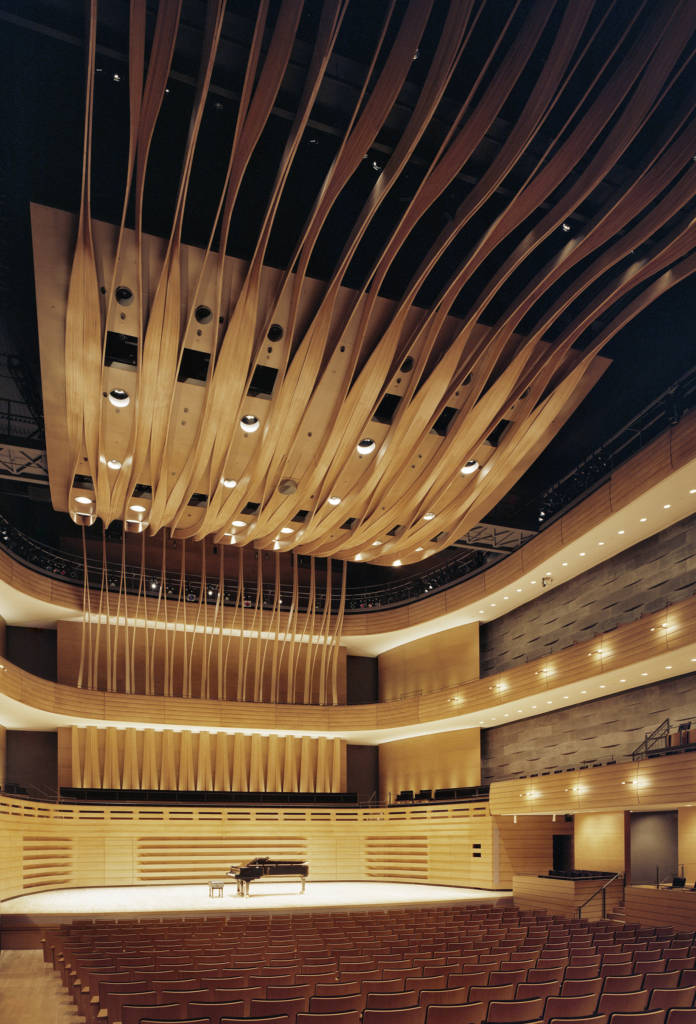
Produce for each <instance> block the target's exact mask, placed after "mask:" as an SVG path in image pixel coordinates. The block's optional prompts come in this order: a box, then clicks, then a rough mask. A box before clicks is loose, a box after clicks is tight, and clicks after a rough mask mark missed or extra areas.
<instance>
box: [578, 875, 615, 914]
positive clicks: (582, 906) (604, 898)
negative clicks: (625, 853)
mask: <svg viewBox="0 0 696 1024" xmlns="http://www.w3.org/2000/svg"><path fill="white" fill-rule="evenodd" d="M622 877H623V875H622V874H621V872H620V871H617V872H616V874H615V875H612V876H611V878H608V879H607V880H606V882H605V883H604V884H603V885H600V887H599V889H596V890H595V891H594V892H593V893H592V895H591V896H588V897H587V899H586V900H585V902H584V903H581V904H580V906H579V907H578V918H581V917H582V912H583V910H584V909H585V907H586V906H587V904H588V903H591V902H592V900H593V899H594V898H595V896H599V894H600V893H601V894H602V917H606V916H607V887H608V886H610V885H611V883H612V882H615V881H616V879H617V878H622ZM624 884H625V882H624Z"/></svg>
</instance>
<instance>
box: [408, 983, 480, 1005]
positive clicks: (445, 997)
mask: <svg viewBox="0 0 696 1024" xmlns="http://www.w3.org/2000/svg"><path fill="white" fill-rule="evenodd" d="M468 994H469V988H468V986H464V987H463V988H439V989H428V988H422V989H421V990H420V992H419V993H418V1002H419V1004H420V1005H421V1006H434V1005H438V1006H442V1005H443V1004H446V1003H449V1004H452V1003H465V1002H466V1001H467V996H468Z"/></svg>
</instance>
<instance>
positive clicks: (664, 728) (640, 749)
mask: <svg viewBox="0 0 696 1024" xmlns="http://www.w3.org/2000/svg"><path fill="white" fill-rule="evenodd" d="M670 731H671V725H670V721H669V718H665V719H664V720H663V721H662V722H660V724H659V725H657V726H655V728H654V729H653V731H652V732H651V733H647V732H646V734H645V739H644V740H642V741H641V742H640V743H639V744H638V746H637V747H636V749H635V750H634V751H633V753H632V754H631V757H632V758H633V760H634V761H637V760H638V759H639V758H640V757H643V756H647V754H648V753H649V751H650V749H651V747H655V746H657V743H658V741H659V740H663V741H664V743H663V744H662V745H663V746H665V747H666V746H667V737H668V736H669V734H670Z"/></svg>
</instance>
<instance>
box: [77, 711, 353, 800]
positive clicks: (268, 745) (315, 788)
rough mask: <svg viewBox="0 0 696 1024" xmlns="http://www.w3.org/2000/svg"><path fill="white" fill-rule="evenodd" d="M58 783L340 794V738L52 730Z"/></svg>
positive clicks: (343, 772)
mask: <svg viewBox="0 0 696 1024" xmlns="http://www.w3.org/2000/svg"><path fill="white" fill-rule="evenodd" d="M58 772H59V776H58V779H59V785H60V786H76V787H82V786H84V787H86V788H90V789H91V788H95V789H99V788H105V789H150V790H153V789H154V790H158V789H167V790H198V791H199V792H206V791H211V790H220V791H227V790H232V791H233V792H241V793H248V792H252V793H264V792H273V793H341V792H345V790H346V743H345V740H340V739H327V738H326V737H324V736H320V737H312V736H262V735H261V734H259V733H255V734H253V735H251V736H247V735H244V734H243V733H231V734H228V733H209V732H205V731H200V732H198V731H196V732H193V731H191V730H189V729H182V730H180V731H174V730H172V729H164V730H161V731H156V730H154V729H114V728H106V729H98V728H96V726H87V727H86V728H77V727H75V726H73V727H71V728H64V729H63V728H62V729H59V730H58Z"/></svg>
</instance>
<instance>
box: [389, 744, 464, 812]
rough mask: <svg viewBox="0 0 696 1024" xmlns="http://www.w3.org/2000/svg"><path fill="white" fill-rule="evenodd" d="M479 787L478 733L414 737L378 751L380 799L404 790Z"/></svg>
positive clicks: (393, 795)
mask: <svg viewBox="0 0 696 1024" xmlns="http://www.w3.org/2000/svg"><path fill="white" fill-rule="evenodd" d="M480 784H481V730H480V729H457V730H456V731H453V732H442V733H436V734H434V735H431V736H416V737H414V738H412V739H406V740H395V741H394V742H393V743H382V744H381V745H380V748H379V793H380V799H382V800H389V799H393V798H394V797H395V796H396V795H397V793H399V792H401V790H403V789H412V790H414V791H417V790H420V789H432V790H435V789H449V788H454V787H456V786H479V785H480Z"/></svg>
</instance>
